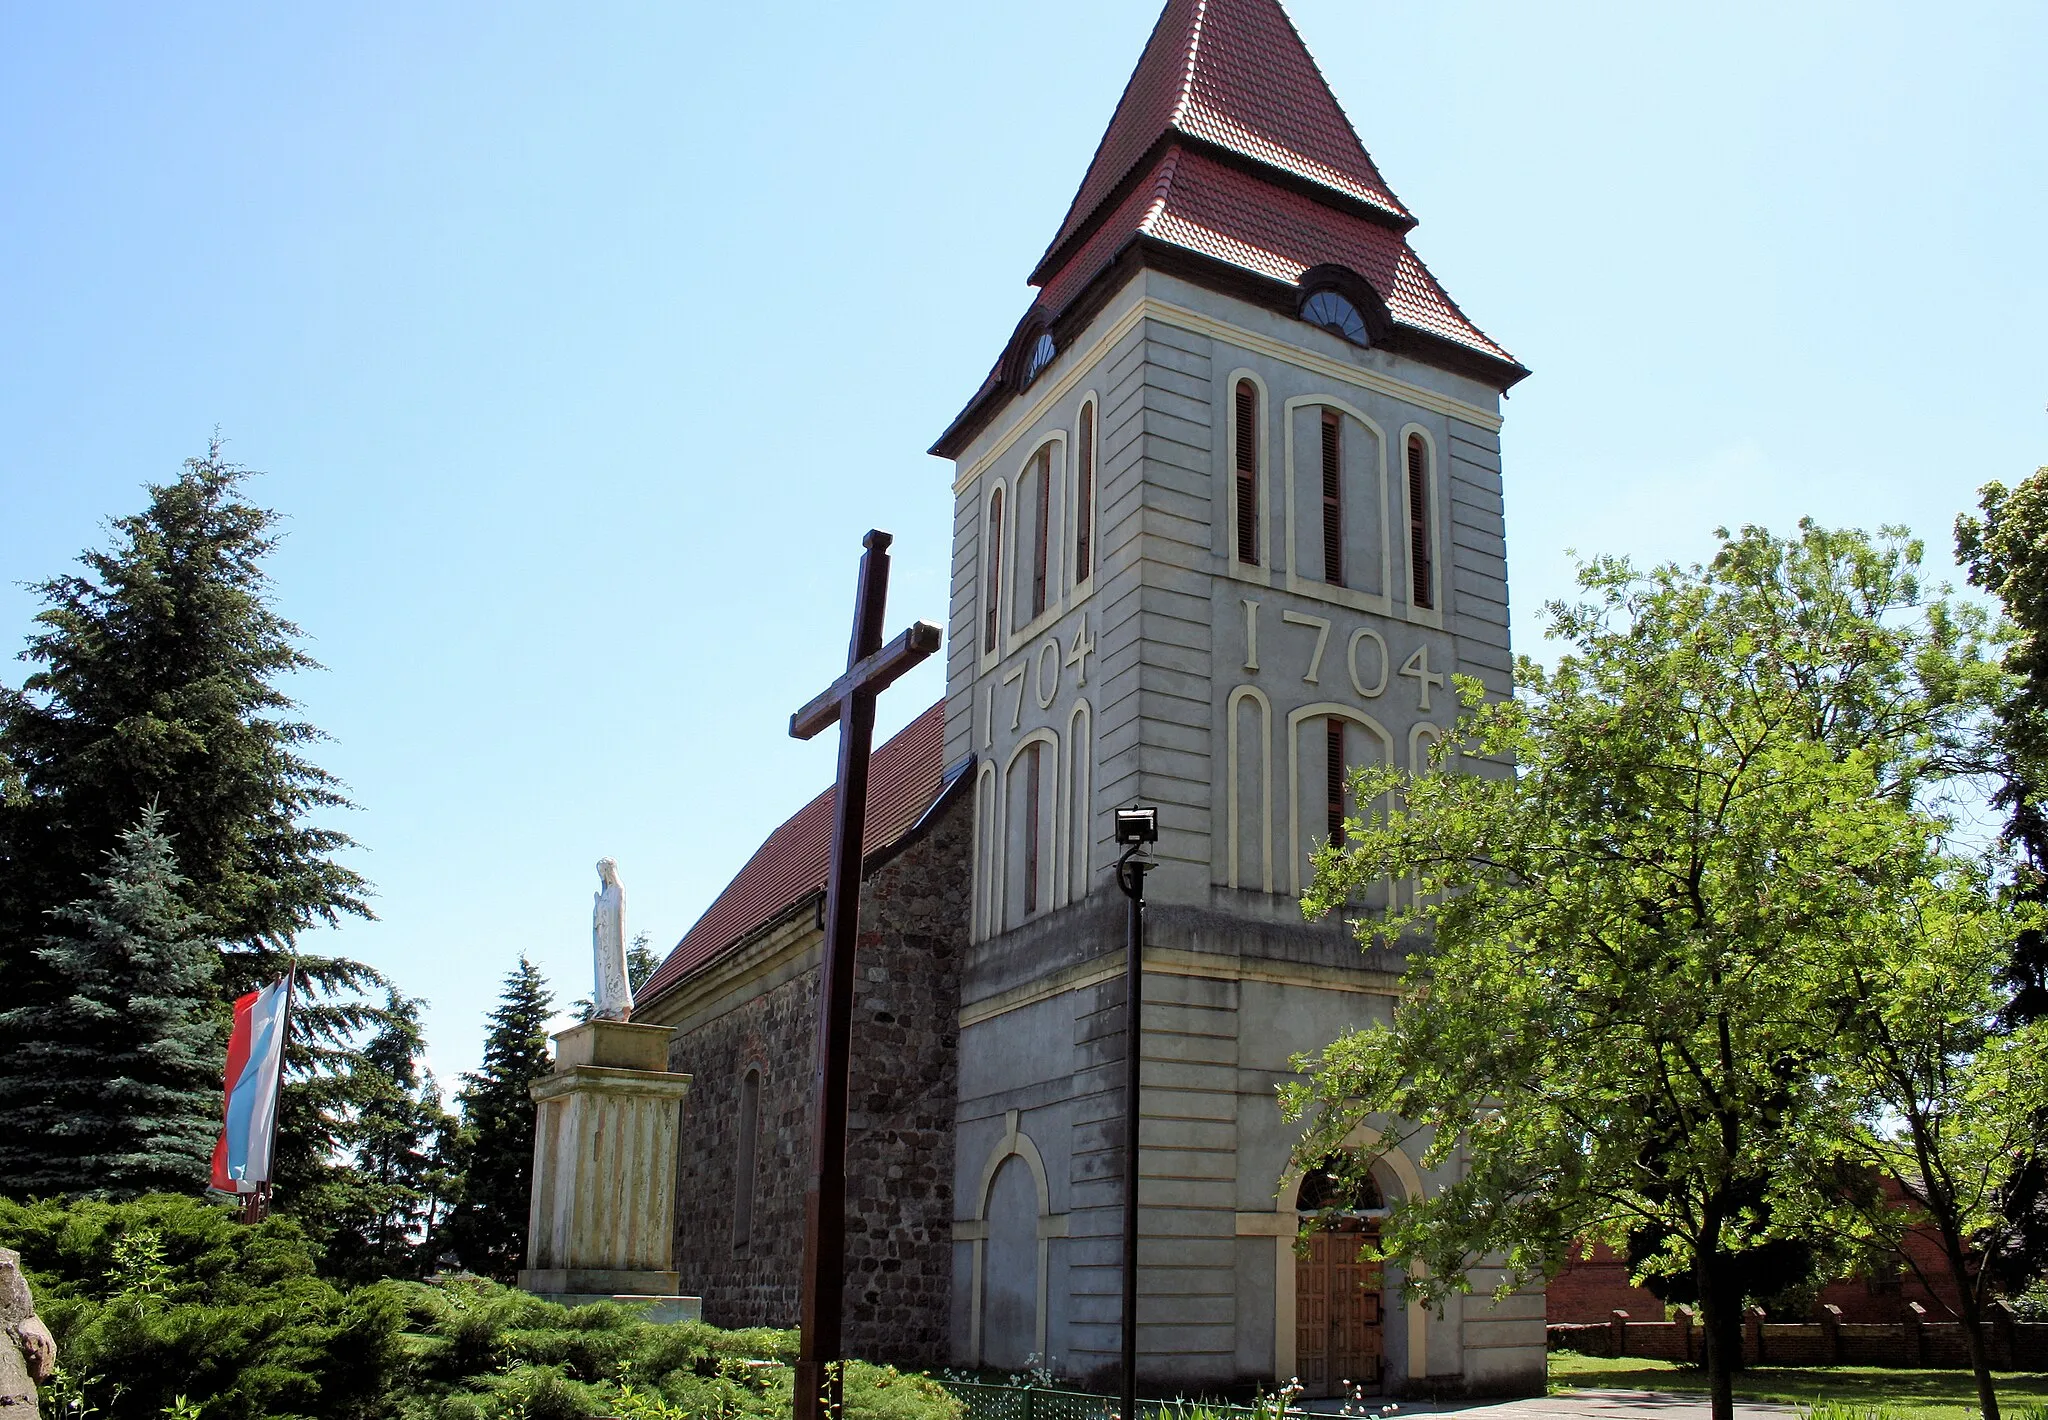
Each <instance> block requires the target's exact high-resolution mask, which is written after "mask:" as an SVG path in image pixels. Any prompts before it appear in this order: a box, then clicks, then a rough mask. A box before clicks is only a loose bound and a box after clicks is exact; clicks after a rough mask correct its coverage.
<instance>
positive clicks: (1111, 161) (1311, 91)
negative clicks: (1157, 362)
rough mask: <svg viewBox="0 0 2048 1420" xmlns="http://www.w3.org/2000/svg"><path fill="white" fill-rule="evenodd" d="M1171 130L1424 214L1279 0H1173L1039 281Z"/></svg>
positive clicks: (1395, 210)
mask: <svg viewBox="0 0 2048 1420" xmlns="http://www.w3.org/2000/svg"><path fill="white" fill-rule="evenodd" d="M1169 131H1172V132H1178V133H1184V134H1186V135H1187V136H1188V137H1190V138H1197V139H1202V140H1205V141H1207V142H1210V143H1214V144H1216V145H1217V146H1219V147H1222V148H1227V149H1229V150H1230V151H1232V152H1234V153H1241V154H1243V155H1244V156H1245V157H1247V158H1251V159H1253V160H1254V161H1256V162H1260V163H1264V164H1266V165H1268V166H1270V167H1274V168H1279V169H1281V170H1283V171H1285V172H1288V173H1292V174H1293V175H1295V176H1296V177H1299V178H1305V179H1307V180H1308V181H1310V182H1314V183H1318V184H1320V185H1322V186H1324V187H1327V188H1329V189H1331V190H1332V191H1334V192H1340V193H1343V194H1345V195H1346V196H1348V197H1351V198H1354V199H1356V200H1358V201H1360V202H1365V203H1369V204H1371V205H1372V206H1374V207H1377V208H1379V209H1380V210H1381V211H1383V212H1385V213H1387V214H1388V215H1389V216H1392V217H1394V218H1397V219H1399V220H1400V223H1401V224H1402V225H1407V224H1409V223H1412V221H1413V218H1412V217H1410V215H1409V212H1408V209H1407V208H1406V207H1404V206H1403V205H1402V204H1401V200H1400V199H1399V198H1398V197H1396V196H1394V194H1393V191H1392V189H1390V188H1389V187H1388V186H1387V183H1386V180H1385V179H1384V178H1382V177H1381V176H1380V171H1379V169H1378V168H1377V167H1375V166H1374V165H1373V161H1372V158H1371V157H1370V156H1369V155H1368V154H1367V153H1366V151H1365V148H1364V146H1363V145H1361V144H1360V143H1359V141H1358V135H1357V134H1356V133H1355V132H1354V131H1353V130H1352V127H1351V123H1350V121H1349V120H1348V119H1346V118H1345V117H1344V110H1343V109H1342V107H1340V106H1339V105H1338V103H1337V98H1336V95H1334V94H1332V93H1331V92H1330V86H1329V85H1328V84H1327V83H1325V82H1324V81H1323V75H1322V71H1321V70H1320V69H1318V68H1317V67H1316V62H1315V60H1314V59H1313V58H1312V57H1311V56H1310V54H1309V52H1308V46H1306V45H1304V44H1303V43H1302V42H1301V36H1300V35H1299V34H1298V33H1296V32H1295V28H1294V25H1293V23H1292V22H1291V21H1290V20H1289V19H1288V18H1287V12H1286V11H1284V10H1282V9H1281V8H1280V5H1279V0H1169V3H1168V4H1167V6H1166V9H1165V11H1164V12H1163V13H1161V15H1160V16H1159V23H1158V24H1157V25H1156V26H1154V27H1153V30H1152V38H1151V40H1150V41H1149V42H1148V43H1147V44H1146V46H1145V52H1144V54H1143V55H1142V56H1140V58H1139V60H1138V67H1137V68H1136V69H1135V70H1133V71H1132V73H1131V78H1130V82H1129V83H1128V84H1127V85H1126V86H1125V87H1124V95H1123V98H1122V99H1121V100H1120V101H1119V102H1118V104H1117V106H1116V113H1115V115H1114V116H1113V117H1111V119H1110V121H1109V128H1108V130H1107V131H1106V132H1104V134H1103V135H1102V142H1101V143H1100V144H1099V145H1098V146H1097V147H1096V150H1095V159H1094V161H1093V162H1092V163H1090V164H1089V166H1088V174H1087V176H1086V177H1084V178H1083V179H1082V180H1081V187H1080V190H1079V191H1078V192H1077V193H1075V195H1074V204H1073V206H1072V207H1071V208H1070V209H1068V212H1067V217H1066V220H1065V221H1064V222H1062V223H1061V224H1060V230H1059V235H1058V236H1056V237H1054V238H1053V240H1052V245H1051V246H1050V247H1048V248H1047V249H1046V254H1045V256H1044V257H1043V258H1041V259H1040V261H1039V269H1038V270H1037V271H1034V272H1033V273H1032V280H1033V284H1037V283H1038V281H1039V279H1040V278H1041V277H1043V276H1048V275H1050V272H1049V271H1047V269H1046V268H1047V267H1048V266H1049V265H1051V263H1052V260H1053V258H1054V256H1055V254H1057V253H1058V252H1059V250H1060V247H1061V246H1062V245H1063V244H1064V243H1065V242H1066V241H1067V239H1068V238H1070V237H1071V236H1073V235H1074V233H1075V232H1076V231H1077V230H1079V229H1080V228H1081V227H1082V226H1084V225H1085V224H1086V223H1087V220H1088V218H1089V217H1090V216H1091V215H1092V214H1093V213H1094V211H1095V209H1096V208H1097V207H1098V206H1099V205H1100V204H1101V203H1102V201H1103V200H1104V199H1105V198H1106V197H1108V196H1109V194H1110V192H1111V190H1112V189H1114V188H1115V187H1116V186H1117V184H1118V183H1119V182H1121V181H1122V180H1123V178H1124V177H1126V176H1127V175H1128V174H1129V173H1130V171H1131V169H1132V167H1133V166H1134V165H1135V164H1136V163H1137V162H1138V160H1139V159H1140V158H1142V157H1143V156H1144V155H1145V154H1146V153H1147V152H1148V151H1149V150H1150V149H1151V147H1152V145H1153V143H1154V142H1156V141H1157V140H1158V139H1159V137H1160V136H1161V135H1162V134H1164V133H1167V132H1169Z"/></svg>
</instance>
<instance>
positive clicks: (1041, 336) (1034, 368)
mask: <svg viewBox="0 0 2048 1420" xmlns="http://www.w3.org/2000/svg"><path fill="white" fill-rule="evenodd" d="M1057 354H1059V347H1058V346H1056V345H1054V344H1053V343H1052V333H1051V332H1050V331H1044V330H1041V331H1040V332H1038V338H1037V339H1036V340H1034V341H1032V342H1031V353H1030V354H1029V355H1027V356H1025V357H1024V375H1023V378H1022V379H1020V380H1018V381H1017V388H1019V389H1027V388H1029V387H1030V384H1031V382H1032V381H1033V380H1035V379H1037V378H1038V373H1039V371H1041V370H1043V369H1044V368H1045V367H1046V366H1047V365H1050V364H1051V363H1052V357H1053V356H1055V355H1057Z"/></svg>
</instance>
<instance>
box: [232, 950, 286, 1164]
mask: <svg viewBox="0 0 2048 1420" xmlns="http://www.w3.org/2000/svg"><path fill="white" fill-rule="evenodd" d="M290 1004H291V978H290V977H288V976H287V977H282V978H280V979H279V980H278V981H277V982H275V983H274V984H272V985H269V986H266V987H264V988H263V989H262V990H261V991H251V992H250V993H249V994H248V995H246V996H244V997H243V998H242V999H241V1000H239V1001H237V1002H235V1030H234V1034H233V1035H231V1036H229V1037H228V1069H227V1092H226V1110H225V1116H226V1118H225V1123H224V1124H223V1126H222V1128H221V1133H220V1141H219V1142H218V1143H216V1144H215V1145H214V1146H213V1186H214V1187H215V1188H217V1189H219V1190H220V1191H221V1192H223V1193H254V1192H256V1191H257V1189H259V1188H260V1187H261V1186H262V1185H264V1184H266V1183H268V1182H270V1154H271V1145H272V1144H273V1143H274V1142H275V1141H276V1138H277V1087H278V1067H279V1066H280V1064H281V1063H282V1061H283V1056H284V1033H285V1015H286V1012H287V1011H288V1009H289V1008H290Z"/></svg>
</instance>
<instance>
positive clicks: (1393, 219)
mask: <svg viewBox="0 0 2048 1420" xmlns="http://www.w3.org/2000/svg"><path fill="white" fill-rule="evenodd" d="M1414 225H1415V218H1414V216H1413V214H1411V213H1410V212H1409V211H1408V209H1407V207H1405V206H1404V205H1402V203H1401V200H1400V199H1399V198H1397V197H1395V196H1394V194H1393V191H1392V189H1390V188H1389V187H1388V186H1387V184H1386V181H1385V179H1383V178H1382V177H1381V176H1380V171H1379V169H1378V168H1377V167H1375V166H1374V165H1373V161H1372V158H1371V157H1370V156H1368V155H1367V153H1366V151H1365V148H1364V147H1363V146H1362V145H1361V144H1360V143H1359V141H1358V135H1357V134H1356V133H1354V132H1353V131H1352V128H1351V123H1350V120H1348V119H1347V118H1345V116H1344V110H1343V109H1342V108H1340V107H1339V106H1338V104H1337V100H1336V98H1335V96H1334V95H1332V94H1331V92H1330V86H1329V85H1328V84H1327V83H1325V82H1324V81H1323V76H1322V71H1321V70H1319V69H1317V68H1316V62H1315V60H1314V59H1313V58H1311V57H1310V55H1309V52H1308V48H1307V46H1305V45H1304V44H1303V43H1302V42H1301V36H1300V35H1299V34H1297V33H1296V32H1295V29H1294V25H1293V24H1292V22H1290V21H1289V20H1288V18H1287V13H1286V11H1284V10H1282V9H1281V8H1280V0H1167V4H1166V9H1165V11H1164V12H1163V13H1162V14H1161V15H1160V17H1159V23H1158V25H1157V26H1155V27H1154V29H1153V31H1152V38H1151V40H1150V42H1148V43H1147V44H1146V46H1145V52H1144V54H1143V55H1142V56H1141V57H1140V58H1139V60H1138V67H1137V69H1136V70H1135V71H1133V73H1132V74H1131V79H1130V83H1129V84H1128V85H1126V86H1125V89H1124V95H1123V98H1122V99H1121V100H1120V101H1119V102H1118V104H1117V107H1116V113H1115V115H1114V116H1113V117H1112V118H1111V119H1110V123H1109V129H1108V131H1107V132H1105V133H1104V134H1103V136H1102V142H1101V144H1100V145H1098V146H1097V148H1096V150H1095V158H1094V161H1093V162H1091V163H1090V164H1089V166H1088V172H1087V175H1086V176H1085V177H1083V178H1082V180H1081V186H1080V189H1079V190H1078V191H1077V192H1076V193H1075V194H1074V201H1073V205H1072V206H1071V207H1069V208H1068V209H1067V215H1066V219H1065V220H1064V221H1063V222H1061V223H1060V229H1059V234H1058V235H1057V236H1055V237H1054V238H1053V241H1052V245H1051V246H1050V247H1048V248H1046V252H1045V255H1044V256H1042V257H1040V258H1039V262H1038V266H1037V268H1036V269H1035V270H1034V271H1033V272H1032V273H1031V277H1030V281H1031V284H1032V285H1034V286H1037V287H1039V288H1040V290H1039V295H1038V299H1037V300H1036V301H1034V302H1033V303H1032V306H1031V309H1030V310H1029V311H1028V312H1027V313H1026V315H1025V318H1024V319H1023V320H1022V321H1020V322H1018V325H1017V332H1018V333H1017V335H1015V336H1013V337H1012V340H1013V341H1014V340H1016V339H1019V338H1023V337H1026V336H1028V335H1029V334H1030V333H1031V332H1032V331H1034V330H1037V329H1040V328H1042V327H1044V326H1050V325H1053V324H1055V323H1056V322H1058V321H1059V319H1060V317H1061V316H1062V315H1063V314H1065V313H1066V312H1067V311H1068V309H1069V308H1070V307H1072V306H1073V305H1074V303H1075V301H1076V300H1077V298H1079V297H1080V296H1081V294H1082V292H1083V291H1085V290H1087V289H1088V287H1089V285H1090V283H1091V282H1093V281H1094V280H1095V279H1096V278H1097V277H1098V276H1100V275H1102V274H1103V273H1104V272H1105V271H1107V270H1108V269H1109V268H1110V267H1111V266H1112V264H1113V263H1115V261H1116V259H1117V257H1118V256H1119V255H1120V254H1122V253H1123V252H1124V251H1125V250H1127V249H1128V248H1129V247H1130V246H1131V244H1132V243H1133V242H1137V241H1139V240H1141V239H1144V240H1147V241H1149V242H1156V243H1159V244H1161V245H1163V246H1167V247H1173V248H1177V249H1179V250H1182V251H1186V252H1191V253H1194V254H1195V255H1197V256H1200V257H1203V258H1207V259H1208V260H1210V261H1214V262H1219V263H1223V264H1224V265H1227V266H1231V267H1235V268H1237V269H1238V270H1240V271H1243V272H1247V273H1250V274H1252V275H1255V276H1258V277H1262V278H1264V279H1265V280H1266V281H1269V282H1272V283H1274V296H1273V301H1272V304H1274V305H1275V306H1276V307H1282V306H1285V303H1286V301H1285V298H1286V296H1287V290H1286V288H1287V287H1290V286H1294V285H1296V283H1297V282H1298V281H1299V279H1300V277H1301V276H1302V274H1303V273H1304V272H1306V271H1308V270H1309V269H1311V268H1313V267H1317V266H1322V265H1325V264H1331V265H1337V266H1344V267H1348V268H1350V269H1351V270H1352V271H1354V272H1356V273H1357V274H1358V275H1359V276H1360V277H1362V278H1363V279H1364V280H1365V281H1366V282H1367V283H1369V284H1370V285H1371V286H1372V288H1373V290H1374V291H1375V292H1377V293H1378V295H1379V296H1380V299H1381V300H1383V301H1385V302H1386V305H1387V310H1388V313H1389V314H1390V315H1391V316H1392V317H1393V320H1394V324H1395V327H1396V336H1397V337H1398V335H1399V332H1400V330H1401V329H1403V328H1405V329H1409V330H1413V331H1415V332H1417V333H1418V334H1422V335H1426V336H1434V337H1437V338H1438V339H1440V340H1444V341H1448V342H1449V343H1450V344H1451V345H1453V346H1459V347H1463V349H1464V350H1465V351H1469V352H1470V353H1471V354H1472V355H1476V356H1478V357H1480V358H1479V360H1478V361H1477V362H1476V369H1477V370H1478V372H1479V373H1480V374H1481V375H1482V377H1483V378H1487V379H1489V380H1494V381H1496V382H1498V383H1499V387H1500V388H1502V389H1506V388H1507V387H1508V386H1509V385H1512V384H1514V383H1515V382H1516V381H1517V380H1519V379H1521V378H1522V377H1523V376H1524V375H1526V374H1527V373H1528V371H1527V370H1524V369H1523V368H1522V367H1521V366H1520V364H1518V363H1517V362H1516V360H1515V358H1514V357H1513V356H1512V355H1510V354H1509V353H1508V352H1507V351H1506V350H1504V349H1502V348H1501V346H1500V345H1499V344H1498V343H1497V342H1495V341H1494V340H1492V339H1490V338H1488V336H1487V335H1486V334H1485V332H1483V331H1481V330H1480V329H1479V327H1478V326H1476V325H1474V324H1473V323H1472V322H1471V321H1470V320H1468V319H1466V317H1465V314H1464V312H1463V311H1461V310H1459V309H1458V306H1457V303H1456V302H1454V301H1452V300H1451V298H1450V296H1449V295H1448V294H1447V293H1446V292H1445V291H1444V288H1443V287H1442V285H1440V284H1439V283H1438V281H1437V279H1436V278H1435V277H1434V276H1432V275H1431V274H1430V272H1429V268H1427V267H1425V266H1424V265H1423V264H1422V259H1421V258H1420V257H1418V256H1416V254H1415V253H1414V251H1413V250H1411V249H1410V248H1409V246H1408V239H1407V233H1408V232H1409V230H1410V229H1411V228H1413V227H1414ZM1196 279H1197V280H1199V279H1200V278H1199V276H1198V277H1197V278H1196ZM1290 309H1291V307H1290ZM1061 338H1062V339H1064V338H1065V337H1061ZM1395 348H1403V347H1400V346H1399V345H1398V344H1397V345H1396V347H1395ZM1406 348H1409V349H1427V348H1428V347H1427V345H1426V344H1422V345H1411V346H1409V347H1406ZM1438 348H1439V349H1441V347H1438ZM1446 353H1448V352H1446ZM1424 358H1430V357H1429V356H1427V355H1425V356H1424ZM1472 365H1473V362H1470V361H1469V359H1461V360H1460V362H1459V365H1458V367H1459V368H1467V367H1470V366H1472ZM1003 368H1004V367H1003V362H1002V360H1001V359H998V360H997V362H996V366H995V368H994V369H992V370H991V371H990V372H989V375H988V377H987V378H986V379H985V380H983V381H982V385H981V388H980V389H979V390H977V391H976V392H975V394H974V397H973V398H972V399H970V400H969V401H968V402H967V407H966V408H965V409H963V410H962V411H961V412H960V414H959V416H958V417H956V418H955V419H954V421H953V423H952V424H951V425H950V426H949V427H948V428H947V429H946V431H945V433H943V434H941V435H940V436H939V440H938V442H937V443H936V444H934V445H933V446H932V452H933V453H936V454H940V455H942V456H945V457H949V458H950V457H954V456H955V455H957V454H958V452H959V451H960V449H961V448H963V447H964V446H965V443H966V441H967V440H968V439H971V438H972V437H973V435H974V432H975V431H976V430H978V429H980V428H981V427H983V426H984V425H985V424H986V422H987V420H988V419H989V418H991V417H993V415H994V412H995V410H996V408H997V407H998V403H999V401H1000V400H1001V399H1002V398H1003V397H1004V391H1005V389H1006V388H1007V386H1006V383H1005V381H1004V379H1003Z"/></svg>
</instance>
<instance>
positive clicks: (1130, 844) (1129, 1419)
mask: <svg viewBox="0 0 2048 1420" xmlns="http://www.w3.org/2000/svg"><path fill="white" fill-rule="evenodd" d="M1116 841H1117V843H1118V844H1119V845H1120V846H1121V847H1122V848H1123V850H1124V854H1123V857H1121V858H1119V859H1117V863H1116V885H1117V886H1118V887H1120V888H1122V889H1123V893H1124V896H1125V897H1127V898H1129V899H1130V910H1129V913H1128V915H1127V916H1126V917H1125V919H1124V920H1125V927H1124V1297H1123V1409H1122V1411H1121V1412H1120V1413H1121V1415H1122V1417H1123V1420H1138V1071H1139V1066H1140V1064H1141V1063H1142V1061H1143V1059H1144V1054H1145V1051H1144V1043H1145V874H1146V872H1147V871H1149V870H1150V869H1151V867H1152V865H1151V864H1150V863H1148V862H1146V861H1145V860H1144V859H1143V858H1140V857H1139V856H1138V855H1139V854H1140V853H1142V852H1143V851H1144V850H1145V848H1146V846H1147V845H1148V844H1152V843H1157V842H1158V841H1159V810H1157V809H1118V810H1117V811H1116Z"/></svg>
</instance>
